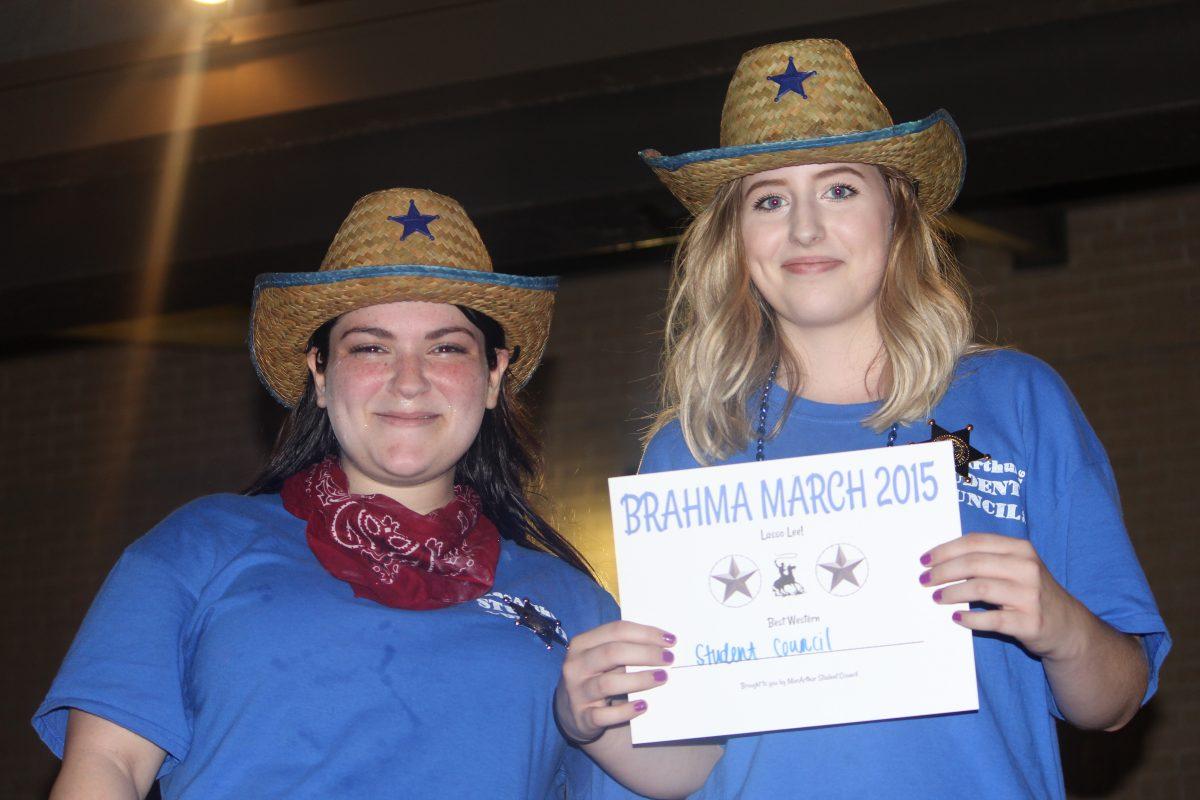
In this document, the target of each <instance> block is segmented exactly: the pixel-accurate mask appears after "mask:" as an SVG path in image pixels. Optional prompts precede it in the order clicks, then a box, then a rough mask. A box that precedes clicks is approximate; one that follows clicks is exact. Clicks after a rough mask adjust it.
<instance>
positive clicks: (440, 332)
mask: <svg viewBox="0 0 1200 800" xmlns="http://www.w3.org/2000/svg"><path fill="white" fill-rule="evenodd" d="M452 333H465V334H466V335H467V336H469V337H471V339H474V338H475V334H473V333H471V331H470V330H469V329H468V328H464V327H463V326H461V325H450V326H448V327H445V328H438V329H437V330H436V331H430V332H429V333H427V334H425V338H426V339H441V338H442V337H443V336H449V335H450V334H452Z"/></svg>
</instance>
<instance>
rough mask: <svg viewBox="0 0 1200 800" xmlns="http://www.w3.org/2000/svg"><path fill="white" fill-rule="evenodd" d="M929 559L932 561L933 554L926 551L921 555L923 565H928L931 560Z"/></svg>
mask: <svg viewBox="0 0 1200 800" xmlns="http://www.w3.org/2000/svg"><path fill="white" fill-rule="evenodd" d="M931 561H933V556H931V555H929V553H926V554H925V555H923V556H921V563H922V564H924V565H925V566H927V567H928V566H929V562H931Z"/></svg>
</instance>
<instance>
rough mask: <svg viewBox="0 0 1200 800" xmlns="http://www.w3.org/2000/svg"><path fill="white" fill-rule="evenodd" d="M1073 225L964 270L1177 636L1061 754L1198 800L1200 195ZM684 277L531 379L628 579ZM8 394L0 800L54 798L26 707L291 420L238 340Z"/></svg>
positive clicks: (598, 527)
mask: <svg viewBox="0 0 1200 800" xmlns="http://www.w3.org/2000/svg"><path fill="white" fill-rule="evenodd" d="M1068 234H1069V244H1070V246H1069V253H1070V257H1069V260H1068V262H1067V263H1066V264H1065V265H1063V266H1061V267H1057V268H1051V269H1046V270H1040V271H1025V272H1018V271H1014V270H1013V269H1012V268H1011V265H1010V263H1009V260H1008V259H1007V258H1006V257H1005V256H1004V255H1003V254H1001V253H996V252H993V251H987V250H981V249H977V248H967V249H966V251H965V253H964V261H965V262H966V263H967V266H968V268H969V271H970V273H971V275H972V280H973V283H974V285H975V286H976V290H977V293H978V299H979V301H980V305H981V307H982V308H981V317H982V318H983V319H984V320H985V328H987V327H990V328H991V329H993V330H995V331H996V333H997V335H998V338H999V339H1000V340H1001V341H1004V342H1008V343H1012V344H1015V345H1017V346H1019V347H1020V348H1022V349H1024V350H1027V351H1028V352H1031V353H1033V354H1035V355H1038V356H1040V357H1042V358H1044V359H1046V360H1047V361H1049V362H1050V363H1051V364H1052V365H1053V366H1054V367H1055V368H1057V369H1058V370H1059V371H1060V372H1061V373H1062V374H1063V375H1064V377H1065V378H1066V379H1067V381H1068V382H1069V383H1070V385H1071V386H1072V388H1073V389H1074V390H1075V392H1076V395H1077V396H1078V397H1079V400H1080V402H1081V404H1082V405H1083V408H1084V410H1085V411H1086V412H1087V413H1088V416H1089V418H1090V419H1091V421H1092V423H1093V425H1094V426H1095V427H1096V430H1097V432H1098V433H1099V435H1100V438H1101V439H1102V440H1103V441H1104V443H1105V445H1106V446H1107V447H1108V450H1109V455H1110V457H1111V458H1112V461H1113V465H1114V468H1115V469H1116V472H1117V477H1118V480H1119V481H1120V485H1121V490H1122V497H1123V500H1124V503H1125V512H1126V520H1127V523H1128V526H1129V529H1130V532H1131V534H1132V536H1133V539H1134V543H1135V545H1136V547H1137V549H1138V553H1139V555H1140V556H1141V559H1142V563H1143V564H1144V566H1145V568H1146V571H1147V573H1148V575H1149V577H1150V581H1151V583H1152V585H1153V586H1154V589H1155V592H1156V594H1157V596H1158V599H1159V603H1160V605H1161V607H1162V610H1163V614H1164V616H1165V617H1166V618H1167V622H1168V624H1169V625H1170V626H1171V628H1172V632H1173V634H1174V636H1175V640H1176V646H1175V651H1174V652H1173V654H1172V656H1171V658H1170V660H1169V661H1168V663H1167V668H1166V670H1165V671H1164V673H1163V676H1162V686H1161V689H1160V692H1159V696H1158V697H1157V698H1156V699H1155V701H1154V702H1153V703H1152V704H1151V707H1150V708H1148V709H1146V710H1145V711H1143V712H1142V714H1140V715H1139V717H1138V718H1137V720H1135V722H1134V724H1133V725H1131V726H1130V728H1129V729H1127V730H1126V731H1122V732H1120V733H1118V734H1115V735H1101V734H1087V735H1081V734H1074V733H1067V734H1065V741H1064V764H1065V767H1066V769H1067V773H1068V777H1069V785H1070V786H1071V789H1072V794H1073V796H1076V797H1114V798H1182V797H1185V796H1188V795H1189V794H1190V793H1195V792H1196V791H1200V733H1198V732H1197V728H1196V726H1195V725H1194V723H1192V722H1191V720H1194V719H1195V718H1196V717H1197V715H1198V714H1200V680H1198V679H1200V647H1198V646H1197V644H1196V642H1197V638H1198V637H1197V634H1198V633H1200V631H1197V627H1198V626H1200V622H1198V620H1200V599H1198V595H1197V593H1196V592H1195V591H1194V589H1193V587H1194V586H1195V584H1196V578H1195V572H1196V569H1197V567H1200V558H1198V557H1197V556H1198V552H1197V551H1198V549H1200V544H1198V543H1197V539H1196V537H1195V535H1194V530H1195V527H1196V526H1195V522H1194V520H1195V519H1196V517H1197V515H1198V512H1200V501H1197V499H1196V495H1195V493H1194V491H1193V490H1192V486H1194V485H1195V484H1196V483H1197V482H1198V479H1200V469H1198V468H1197V464H1198V463H1200V459H1197V458H1196V457H1195V456H1194V455H1193V453H1192V448H1193V446H1194V443H1196V442H1200V422H1198V420H1197V414H1196V409H1197V402H1196V399H1195V398H1196V397H1197V396H1200V369H1198V367H1200V358H1198V356H1200V327H1198V323H1197V321H1196V313H1195V309H1196V308H1197V301H1198V299H1200V297H1198V294H1200V187H1190V188H1185V189H1173V190H1164V191H1158V192H1150V193H1146V194H1142V195H1138V196H1129V197H1124V198H1119V199H1105V200H1103V201H1097V202H1093V203H1080V204H1076V205H1075V206H1074V207H1072V209H1071V210H1070V212H1069V214H1068ZM666 282H667V272H666V269H665V267H664V266H663V265H661V264H658V263H654V264H647V265H645V266H642V267H628V268H622V269H608V270H599V271H596V272H593V273H591V274H588V275H581V276H577V277H573V278H570V279H568V280H566V281H564V283H563V286H562V290H561V292H560V294H559V301H558V310H557V315H556V322H555V328H554V336H553V339H552V342H551V346H550V350H549V353H548V357H547V359H546V362H545V364H544V366H543V367H542V368H541V369H540V370H539V372H538V374H537V376H536V377H535V379H534V381H533V382H532V384H531V385H530V391H531V392H532V394H533V395H534V397H535V398H536V399H537V400H538V402H539V404H540V406H541V408H542V420H543V423H544V425H545V429H546V432H545V442H546V448H547V462H548V466H549V469H548V474H547V481H546V491H545V494H546V496H547V497H548V498H549V506H550V508H551V510H552V512H553V513H554V514H555V516H556V519H557V520H558V522H559V523H560V525H561V527H563V529H564V531H566V532H567V533H569V534H571V535H573V536H575V537H576V540H577V541H578V542H580V544H581V545H582V546H583V547H584V549H585V551H586V552H587V553H588V555H589V556H590V557H591V558H592V559H593V561H594V562H595V563H596V564H597V566H598V567H599V568H600V569H601V572H602V573H603V574H604V575H605V577H606V579H607V580H609V581H611V546H610V544H609V542H608V537H609V529H608V517H607V498H606V491H607V489H606V485H605V478H607V477H608V476H610V475H616V474H623V473H628V472H630V471H632V470H633V469H634V468H635V467H636V465H637V460H638V456H639V452H640V450H639V447H638V442H637V433H638V431H639V430H640V429H641V428H642V427H644V425H645V422H646V420H645V418H644V416H642V415H644V414H645V413H647V412H648V411H649V410H650V409H651V408H652V407H653V402H654V396H655V386H654V382H653V375H654V373H655V371H656V364H657V359H658V339H657V331H658V329H659V328H660V326H661V320H660V318H659V313H660V311H661V309H662V305H663V302H664V300H665V289H666ZM131 372H132V374H133V375H134V379H133V381H132V382H131V381H130V379H129V377H128V375H129V374H130V373H131ZM0 389H3V397H4V398H5V402H4V403H3V404H2V405H0V432H2V433H3V440H4V441H6V442H8V443H9V453H10V459H12V460H11V461H10V462H9V463H8V464H7V466H6V467H5V468H4V476H5V481H4V486H5V489H4V500H5V502H6V505H7V506H8V515H7V517H8V520H9V523H8V525H6V530H5V534H4V537H3V539H2V541H3V547H4V550H3V558H0V602H2V604H3V611H0V634H2V637H3V641H4V654H5V656H6V658H5V664H6V668H5V669H4V670H3V672H2V675H3V677H2V678H0V680H2V681H3V689H4V697H5V706H4V718H3V720H0V737H2V738H0V742H2V744H3V747H2V748H0V760H2V768H0V796H4V797H37V796H44V795H45V790H46V789H47V788H48V786H49V784H50V781H51V780H52V777H53V774H54V769H55V762H54V760H53V759H52V758H51V757H49V756H48V755H47V754H46V753H45V751H44V750H43V749H42V747H41V745H40V743H38V742H37V740H36V737H35V736H34V734H33V732H32V729H31V728H30V727H29V726H28V717H29V715H30V714H31V713H32V711H33V708H34V707H35V706H36V704H37V702H38V700H39V699H40V697H41V695H42V694H43V693H44V692H45V690H46V688H47V686H48V684H49V681H50V679H51V677H52V675H53V673H54V671H55V669H56V668H57V665H58V663H59V661H60V660H61V658H62V655H63V653H64V652H65V651H66V647H67V645H68V643H69V641H70V639H71V636H72V635H73V632H74V629H75V627H76V626H77V625H78V624H79V621H80V619H81V618H82V616H83V613H84V611H85V610H86V607H87V604H88V602H89V601H90V598H91V597H92V595H93V594H94V593H95V591H96V589H97V588H98V586H99V584H100V581H101V580H102V579H103V576H104V574H105V572H106V571H107V570H108V568H109V567H110V566H111V564H112V562H113V560H114V559H115V558H116V555H117V553H118V552H119V551H120V549H121V548H122V547H123V546H124V545H125V544H126V543H128V542H129V541H130V540H131V539H133V538H134V537H135V536H137V535H138V534H139V533H140V532H141V531H143V530H145V529H146V528H147V527H149V526H150V525H152V524H153V523H154V522H155V521H156V520H157V519H159V518H160V517H161V516H162V515H163V514H165V513H166V512H167V511H169V510H170V509H171V508H173V507H175V506H177V505H179V504H180V503H182V502H184V501H186V500H187V499H189V498H191V497H194V496H197V495H199V494H203V493H206V492H211V491H218V490H227V489H234V488H236V487H238V486H239V485H241V484H242V483H243V482H244V481H245V480H246V479H247V478H248V477H249V475H250V474H251V473H252V472H253V470H254V467H255V465H256V463H257V461H258V459H259V458H260V456H261V454H262V453H263V452H264V451H265V448H266V445H267V442H268V440H269V437H270V432H271V430H272V428H273V426H274V424H275V422H276V420H277V413H276V411H275V410H274V408H273V407H272V405H271V403H270V401H268V400H266V398H265V395H264V393H263V392H262V391H261V390H260V389H259V388H258V384H257V382H256V381H255V379H254V377H253V374H252V373H251V371H250V368H249V365H248V362H247V359H246V356H245V354H244V353H242V352H240V351H239V352H233V351H202V350H188V349H177V348H164V349H156V350H150V351H138V350H135V349H131V348H122V347H117V346H78V345H69V346H67V345H64V346H62V347H53V346H47V347H46V348H44V349H41V350H39V351H37V352H30V353H26V354H24V355H20V356H17V357H9V358H7V359H5V362H4V369H3V370H0ZM134 395H137V396H142V397H143V398H144V412H143V414H142V415H141V416H140V424H139V426H138V428H137V429H136V431H130V430H128V429H126V428H125V427H123V425H124V423H123V422H122V421H121V419H122V418H121V415H120V414H119V413H118V410H119V408H120V407H121V405H122V400H121V398H123V397H128V396H134ZM129 442H133V444H132V445H130V444H129ZM122 475H125V476H126V477H125V478H124V479H121V478H120V476H122ZM610 585H611V583H610Z"/></svg>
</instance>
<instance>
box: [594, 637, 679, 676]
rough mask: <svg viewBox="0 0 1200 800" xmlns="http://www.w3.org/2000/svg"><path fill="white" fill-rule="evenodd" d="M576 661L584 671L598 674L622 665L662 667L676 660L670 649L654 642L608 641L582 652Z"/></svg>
mask: <svg viewBox="0 0 1200 800" xmlns="http://www.w3.org/2000/svg"><path fill="white" fill-rule="evenodd" d="M576 661H577V662H578V664H579V667H580V668H581V670H582V672H583V673H584V674H587V675H598V674H600V673H602V672H609V671H610V670H614V669H618V668H620V667H660V666H662V665H664V664H671V663H673V662H674V661H675V654H674V653H672V652H671V651H670V650H667V649H665V648H663V647H660V646H658V645H653V644H630V643H629V642H608V643H606V644H602V645H599V646H598V647H593V648H591V649H590V650H587V651H584V652H581V653H580V654H579V656H578V657H577V659H576Z"/></svg>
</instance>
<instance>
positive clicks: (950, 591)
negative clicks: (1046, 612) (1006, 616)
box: [933, 578, 1032, 609]
mask: <svg viewBox="0 0 1200 800" xmlns="http://www.w3.org/2000/svg"><path fill="white" fill-rule="evenodd" d="M1031 596H1032V592H1031V591H1030V590H1029V589H1028V588H1027V587H1025V586H1022V585H1021V584H1019V583H1015V582H1013V581H1008V580H1004V579H1000V578H972V579H971V580H968V581H963V582H962V583H956V584H953V585H952V586H946V587H943V588H941V589H938V590H936V591H935V592H934V593H933V602H935V603H939V604H941V605H954V604H955V603H987V604H988V605H993V606H997V607H1001V608H1008V609H1026V608H1028V604H1029V601H1030V599H1031Z"/></svg>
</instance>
